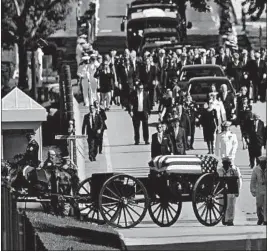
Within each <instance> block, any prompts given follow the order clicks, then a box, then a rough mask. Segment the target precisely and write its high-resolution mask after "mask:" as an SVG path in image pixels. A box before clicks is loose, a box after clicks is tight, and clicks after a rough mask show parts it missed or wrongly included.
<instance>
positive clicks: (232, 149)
mask: <svg viewBox="0 0 269 252" xmlns="http://www.w3.org/2000/svg"><path fill="white" fill-rule="evenodd" d="M231 125H232V123H231V122H229V121H225V122H224V123H222V132H221V133H220V134H219V145H216V153H219V155H220V157H221V158H223V157H226V156H230V157H231V159H232V164H234V159H235V154H236V151H237V147H238V141H237V137H236V134H234V133H232V132H231V131H230V126H231Z"/></svg>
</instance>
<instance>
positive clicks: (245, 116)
mask: <svg viewBox="0 0 269 252" xmlns="http://www.w3.org/2000/svg"><path fill="white" fill-rule="evenodd" d="M239 101H240V105H239V108H238V123H239V126H240V130H241V135H242V142H243V150H245V149H247V148H248V146H247V130H248V128H247V122H248V121H249V120H250V118H251V115H252V105H251V104H249V99H248V98H247V97H245V96H242V97H241V98H240V100H239Z"/></svg>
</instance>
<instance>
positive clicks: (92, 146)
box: [87, 135, 99, 159]
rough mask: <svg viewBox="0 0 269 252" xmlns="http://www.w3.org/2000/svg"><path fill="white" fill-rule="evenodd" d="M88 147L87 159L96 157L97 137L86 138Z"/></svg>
mask: <svg viewBox="0 0 269 252" xmlns="http://www.w3.org/2000/svg"><path fill="white" fill-rule="evenodd" d="M87 141H88V146H89V159H91V158H95V157H96V156H97V149H98V142H99V139H98V135H96V136H88V140H87Z"/></svg>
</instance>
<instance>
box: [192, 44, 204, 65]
mask: <svg viewBox="0 0 269 252" xmlns="http://www.w3.org/2000/svg"><path fill="white" fill-rule="evenodd" d="M201 63H202V61H201V57H200V54H199V49H198V48H194V58H193V64H195V65H196V64H201Z"/></svg>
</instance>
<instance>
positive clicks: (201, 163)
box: [149, 155, 218, 174]
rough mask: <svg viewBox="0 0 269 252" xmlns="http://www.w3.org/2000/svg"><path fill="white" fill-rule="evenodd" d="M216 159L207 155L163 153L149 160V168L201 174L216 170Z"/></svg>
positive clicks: (169, 171)
mask: <svg viewBox="0 0 269 252" xmlns="http://www.w3.org/2000/svg"><path fill="white" fill-rule="evenodd" d="M217 165H218V160H217V159H216V158H215V157H213V156H207V155H164V156H157V157H155V158H154V159H153V160H151V161H150V162H149V166H150V169H151V170H154V171H157V172H164V171H165V172H167V173H178V174H203V173H212V172H216V170H217Z"/></svg>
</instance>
